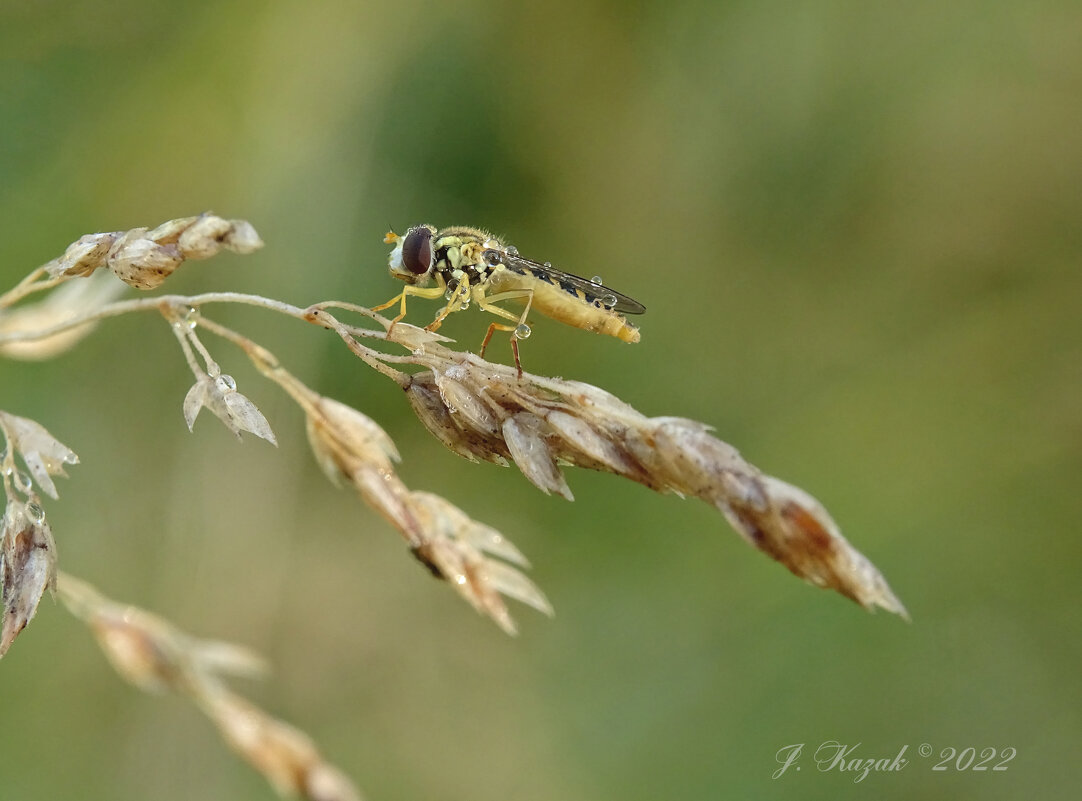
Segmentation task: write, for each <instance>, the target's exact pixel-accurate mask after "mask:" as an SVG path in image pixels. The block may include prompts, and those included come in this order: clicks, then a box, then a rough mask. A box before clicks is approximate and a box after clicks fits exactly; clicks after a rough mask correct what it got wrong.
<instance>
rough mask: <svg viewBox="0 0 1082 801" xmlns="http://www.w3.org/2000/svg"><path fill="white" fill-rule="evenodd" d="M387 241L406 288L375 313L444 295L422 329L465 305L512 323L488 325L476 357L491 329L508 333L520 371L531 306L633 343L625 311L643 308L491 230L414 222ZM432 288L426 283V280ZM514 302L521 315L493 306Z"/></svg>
mask: <svg viewBox="0 0 1082 801" xmlns="http://www.w3.org/2000/svg"><path fill="white" fill-rule="evenodd" d="M383 241H384V242H386V243H387V244H388V245H391V244H393V245H394V246H395V247H394V250H392V251H391V258H390V268H391V275H393V276H394V277H395V278H398V279H400V280H402V281H405V282H406V286H405V288H403V290H402V291H401V292H400V293H399V294H397V295H395V296H394V297H393V298H391V299H390V300H389V301H387V302H386V303H384V304H383V305H381V306H376V307H375V308H374V309H373V310H374V311H379V310H381V309H387V308H389V307H391V306H393V305H394V304H395V303H401V309H400V312H399V315H398V316H397V317H396V318H395V322H398V321H399V320H401V319H402V318H403V317H404V316H405V314H406V298H407V297H409V296H411V295H413V296H416V297H421V298H438V297H441V296H442V297H444V298H445V299H446V300H447V303H446V305H445V306H444V307H443V308H442V309H441V310H440V311H439V313H438V314H437V315H436V319H435V320H433V321H432V322H431V323H429V324H428V325H427V326H426V328H427V329H428V330H430V331H435V330H436V329H437V328H439V327H440V325H441V324H442V323H443V321H444V319H446V317H447V315H449V314H451V313H452V312H456V311H460V310H461V309H465V308H468V307H469V305H470V303H471V302H472V303H476V304H477V306H478V307H479V308H481V309H483V310H485V311H487V312H491V313H492V314H495V315H497V316H498V317H502V318H504V319H505V320H510V321H512V322H513V323H514V325H506V324H500V323H492V324H491V325H489V327H488V332H487V333H486V334H485V339H484V341H483V342H482V343H481V352H480V355H481V356H482V357H483V356H484V355H485V348H486V347H487V346H488V343H489V340H490V339H492V334H493V332H494V331H510V332H511V349H512V351H513V352H514V354H515V365H516V366H517V367H518V369H519V373H520V374H521V372H522V364H521V362H520V361H519V354H518V340H520V339H525V338H526V337H528V336H529V335H530V327H529V326H528V325H527V324H526V317H527V315H529V313H530V310H531V309H537V310H538V311H539V312H541V313H542V314H544V315H545V316H546V317H551V318H552V319H554V320H559V321H560V322H561V323H566V324H567V325H573V326H575V327H576V328H582V329H584V330H586V331H593V332H594V333H597V334H608V335H609V336H613V337H616V338H617V339H620V340H622V341H624V342H638V341H639V329H638V328H636V327H635V326H634V325H632V324H631V323H629V322H628V321H627V320H626V319H625V318H624V316H623V315H625V314H642V313H643V312H645V311H646V308H645V307H644V306H643V305H642V304H641V303H639V302H638V301H636V300H632V299H631V298H629V297H627V296H626V295H621V294H620V293H619V292H615V291H613V290H612V289H609V288H608V287H607V286H603V285H602V284H601V279H600V278H594V279H592V280H591V279H586V278H580V277H579V276H577V275H571V274H570V273H565V272H562V271H560V270H557V269H555V268H554V267H553V266H552V265H551V264H548V263H545V264H542V263H540V262H536V261H531V260H529V259H525V258H523V257H522V256H520V255H519V253H518V250H517V249H516V248H515V247H514V246H512V245H505V244H504V243H503V242H501V241H500V240H499V239H497V238H496V237H494V236H492V235H491V234H488V233H485V232H484V231H480V230H478V229H476V228H465V227H453V228H444V229H443V230H439V231H438V230H436V228H434V227H433V226H431V225H418V226H414V227H413V228H410V229H409V230H408V231H406V234H405V236H399V235H398V234H396V233H394V232H393V231H392V232H390V233H388V234H387V236H386V237H385V238H384V240H383ZM433 280H434V281H435V283H436V286H434V287H433V286H428V284H430V283H431V282H432V281H433ZM502 301H515V302H519V303H523V304H525V308H524V309H523V310H522V312H521V313H518V314H516V313H515V312H512V311H509V310H507V309H505V308H503V307H502V306H497V305H495V304H497V303H500V302H502Z"/></svg>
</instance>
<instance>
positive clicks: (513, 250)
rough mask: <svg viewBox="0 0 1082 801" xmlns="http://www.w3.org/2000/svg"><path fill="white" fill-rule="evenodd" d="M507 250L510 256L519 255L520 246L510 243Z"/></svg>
mask: <svg viewBox="0 0 1082 801" xmlns="http://www.w3.org/2000/svg"><path fill="white" fill-rule="evenodd" d="M505 250H506V251H507V255H508V256H517V255H518V248H516V247H515V246H514V245H508V246H507V247H506V248H505Z"/></svg>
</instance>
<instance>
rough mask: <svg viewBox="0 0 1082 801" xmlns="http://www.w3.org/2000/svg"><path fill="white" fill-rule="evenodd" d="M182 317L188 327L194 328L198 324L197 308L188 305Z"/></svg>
mask: <svg viewBox="0 0 1082 801" xmlns="http://www.w3.org/2000/svg"><path fill="white" fill-rule="evenodd" d="M183 319H184V324H185V325H187V326H188V328H195V327H196V326H197V325H199V309H197V308H195V306H189V307H188V311H186V312H185V313H184V318H183Z"/></svg>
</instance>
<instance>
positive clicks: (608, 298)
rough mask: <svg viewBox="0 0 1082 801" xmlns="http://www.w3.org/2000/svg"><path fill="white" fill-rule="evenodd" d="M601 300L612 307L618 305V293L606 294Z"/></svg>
mask: <svg viewBox="0 0 1082 801" xmlns="http://www.w3.org/2000/svg"><path fill="white" fill-rule="evenodd" d="M601 302H602V303H603V304H604V305H606V306H608V307H609V308H610V309H611V308H612V307H613V306H615V305H616V295H605V296H604V297H602V298H601Z"/></svg>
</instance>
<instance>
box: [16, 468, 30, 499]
mask: <svg viewBox="0 0 1082 801" xmlns="http://www.w3.org/2000/svg"><path fill="white" fill-rule="evenodd" d="M14 479H15V489H17V490H18V491H19V492H22V493H24V494H26V493H29V492H30V490H31V489H33V487H34V482H33V481H31V480H30V476H29V475H28V474H27V473H25V472H23V471H22V470H16V471H15V475H14Z"/></svg>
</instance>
